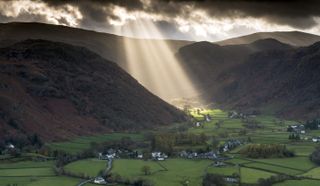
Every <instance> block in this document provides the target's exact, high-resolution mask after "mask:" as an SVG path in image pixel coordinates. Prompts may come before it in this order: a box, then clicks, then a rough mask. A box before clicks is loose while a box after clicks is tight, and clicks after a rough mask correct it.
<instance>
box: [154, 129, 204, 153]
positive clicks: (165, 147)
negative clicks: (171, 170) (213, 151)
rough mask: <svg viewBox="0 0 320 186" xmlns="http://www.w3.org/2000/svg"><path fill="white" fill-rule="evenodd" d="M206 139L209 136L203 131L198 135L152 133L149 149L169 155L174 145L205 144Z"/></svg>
mask: <svg viewBox="0 0 320 186" xmlns="http://www.w3.org/2000/svg"><path fill="white" fill-rule="evenodd" d="M208 139H209V137H208V136H206V135H205V134H204V133H201V134H198V135H197V134H188V133H177V134H174V133H161V134H154V135H153V136H152V137H151V150H157V151H161V152H164V153H167V154H168V155H171V154H172V153H173V152H174V146H176V145H207V141H208Z"/></svg>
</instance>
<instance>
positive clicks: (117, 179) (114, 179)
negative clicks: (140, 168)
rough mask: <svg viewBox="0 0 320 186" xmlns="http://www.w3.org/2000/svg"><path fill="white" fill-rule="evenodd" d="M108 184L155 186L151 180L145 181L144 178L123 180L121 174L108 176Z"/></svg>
mask: <svg viewBox="0 0 320 186" xmlns="http://www.w3.org/2000/svg"><path fill="white" fill-rule="evenodd" d="M106 180H107V182H108V183H118V184H121V185H130V186H153V185H154V183H153V182H152V181H150V180H145V179H142V178H137V179H134V180H132V179H128V178H123V177H121V176H120V175H119V174H116V173H112V174H110V175H108V176H107V178H106Z"/></svg>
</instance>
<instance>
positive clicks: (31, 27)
mask: <svg viewBox="0 0 320 186" xmlns="http://www.w3.org/2000/svg"><path fill="white" fill-rule="evenodd" d="M26 39H44V40H49V41H56V42H63V43H67V44H72V45H77V46H82V47H86V48H87V49H89V50H91V51H93V52H95V53H97V54H99V55H100V56H102V57H103V58H105V59H107V60H110V61H113V62H115V63H117V64H118V65H119V66H120V67H121V68H122V69H124V70H125V71H126V72H128V73H129V74H130V75H131V76H133V77H134V78H135V79H137V80H138V81H139V82H140V83H141V84H142V85H143V86H144V87H146V88H147V89H148V90H149V91H152V92H153V93H154V94H156V95H158V96H161V98H163V99H165V98H166V100H167V101H170V99H172V98H175V97H176V96H179V95H172V96H171V95H170V93H167V94H166V93H163V92H161V91H158V90H157V89H156V87H154V85H153V83H150V79H155V81H162V79H163V77H161V74H158V75H154V76H152V78H150V73H151V72H150V71H147V70H144V71H141V72H139V73H136V72H135V71H134V70H133V69H132V66H133V67H135V66H137V65H140V66H148V65H149V64H150V61H155V60H157V59H158V58H160V57H162V56H164V55H165V56H170V55H172V56H173V55H174V53H175V52H176V51H177V50H178V48H180V47H182V46H184V45H187V44H190V43H192V42H190V41H179V40H152V39H134V38H128V37H122V36H117V35H113V34H108V33H100V32H94V31H89V30H83V29H78V28H71V27H66V26H59V25H50V24H43V23H3V24H0V46H8V45H10V44H13V43H15V42H19V41H23V40H26ZM163 48H166V49H167V50H166V51H164V50H163ZM146 51H148V52H146ZM161 52H162V53H161ZM171 52H172V53H171ZM146 53H152V54H153V55H147V54H146ZM163 94H164V95H163ZM168 97H169V98H168Z"/></svg>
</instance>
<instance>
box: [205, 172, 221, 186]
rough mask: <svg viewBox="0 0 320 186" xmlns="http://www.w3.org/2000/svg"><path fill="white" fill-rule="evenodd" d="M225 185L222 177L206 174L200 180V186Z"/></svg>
mask: <svg viewBox="0 0 320 186" xmlns="http://www.w3.org/2000/svg"><path fill="white" fill-rule="evenodd" d="M225 185H227V183H226V181H225V179H224V177H223V175H220V174H209V173H208V174H206V175H205V176H204V177H203V180H202V186H225Z"/></svg>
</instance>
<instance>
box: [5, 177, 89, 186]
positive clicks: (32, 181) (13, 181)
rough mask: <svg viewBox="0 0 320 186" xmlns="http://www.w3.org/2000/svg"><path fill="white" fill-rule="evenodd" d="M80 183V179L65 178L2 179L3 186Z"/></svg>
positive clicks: (42, 185)
mask: <svg viewBox="0 0 320 186" xmlns="http://www.w3.org/2000/svg"><path fill="white" fill-rule="evenodd" d="M80 181H81V180H80V179H77V178H70V177H65V176H52V177H7V178H3V177H0V185H1V186H6V185H9V184H11V185H13V184H17V186H73V185H77V184H78V183H80ZM86 186H87V185H86Z"/></svg>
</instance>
